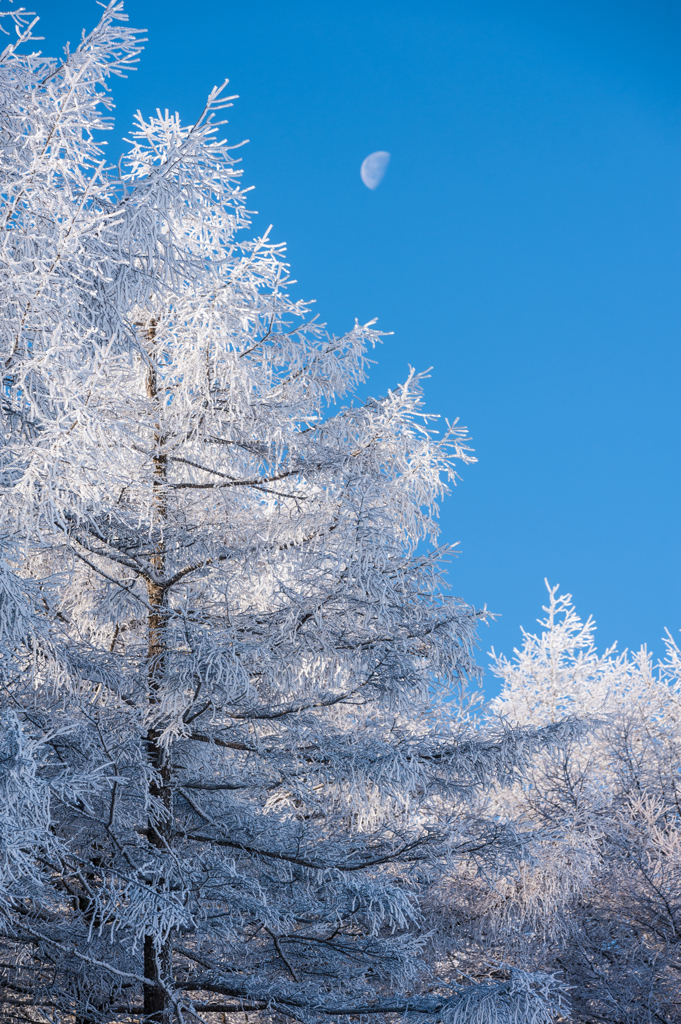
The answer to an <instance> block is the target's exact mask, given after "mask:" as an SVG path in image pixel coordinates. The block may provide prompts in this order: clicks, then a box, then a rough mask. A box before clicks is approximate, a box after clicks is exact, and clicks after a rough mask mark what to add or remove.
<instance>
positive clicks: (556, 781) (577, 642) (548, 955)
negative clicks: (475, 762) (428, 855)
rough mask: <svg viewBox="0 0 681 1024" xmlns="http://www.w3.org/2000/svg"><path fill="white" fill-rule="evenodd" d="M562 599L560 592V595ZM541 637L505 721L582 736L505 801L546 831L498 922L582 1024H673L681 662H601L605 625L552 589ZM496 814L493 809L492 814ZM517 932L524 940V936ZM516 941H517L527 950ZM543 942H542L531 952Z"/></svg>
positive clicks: (633, 658)
mask: <svg viewBox="0 0 681 1024" xmlns="http://www.w3.org/2000/svg"><path fill="white" fill-rule="evenodd" d="M547 586H548V585H547ZM544 611H545V613H546V615H545V618H544V619H542V620H540V624H541V626H542V627H543V629H542V631H541V632H540V633H539V634H531V633H524V635H523V644H522V647H521V648H520V649H519V650H517V651H516V652H515V657H514V658H513V659H512V660H510V659H508V658H506V657H504V656H499V657H498V658H496V661H495V670H496V672H497V674H498V675H499V676H500V677H501V679H502V680H503V684H502V690H501V693H500V695H499V697H498V698H496V699H495V700H494V701H492V704H491V708H490V711H491V713H492V715H495V716H499V717H500V718H503V720H505V721H506V722H507V723H508V724H509V725H510V726H512V727H514V728H518V727H528V726H541V725H545V724H546V723H547V722H550V721H558V720H561V719H565V718H566V717H567V716H568V715H573V716H577V717H578V718H579V719H581V720H582V721H584V722H589V723H590V728H589V729H588V730H587V731H585V732H584V733H583V734H582V735H581V736H578V737H575V738H574V739H573V740H571V741H568V742H566V743H564V744H563V745H562V746H561V747H560V748H555V749H554V750H553V751H548V750H543V751H541V752H539V753H538V754H537V755H536V756H535V757H534V758H533V762H532V764H531V765H530V766H529V767H528V769H527V770H526V772H525V773H524V779H523V784H522V785H518V786H515V787H513V788H511V789H506V790H504V791H499V792H498V794H497V796H496V800H495V805H496V807H497V810H498V812H499V813H500V814H501V815H503V816H506V817H507V818H508V819H509V820H518V819H519V818H521V817H524V818H525V819H526V820H528V821H532V822H533V823H534V829H531V830H530V831H531V832H533V839H532V841H531V843H530V844H529V846H528V853H529V854H530V855H531V856H529V857H528V858H527V860H526V862H525V866H524V868H522V869H521V868H520V867H519V868H518V878H517V881H516V884H515V886H512V885H509V881H510V879H509V881H507V882H506V884H505V886H504V885H502V887H500V888H499V889H497V892H496V893H495V894H494V895H495V896H496V897H497V900H498V897H499V895H500V892H503V891H504V889H505V893H504V896H505V902H506V910H505V916H506V918H507V923H506V925H505V926H504V922H503V921H501V920H497V922H496V923H497V929H498V932H499V935H500V940H501V945H502V946H503V947H504V948H505V950H506V956H507V957H508V959H509V960H511V962H512V961H513V958H514V956H515V955H516V954H517V953H518V952H520V955H521V959H522V962H523V963H524V964H525V965H526V966H530V965H531V963H532V960H531V958H530V956H529V955H528V945H530V946H531V947H533V951H534V954H533V955H534V966H535V968H537V969H542V970H546V971H553V972H556V973H558V974H559V975H561V976H562V977H563V979H564V981H565V982H566V984H567V987H568V991H569V994H570V1004H571V1005H570V1013H569V1019H570V1020H571V1021H574V1022H575V1024H593V1022H597V1024H652V1022H653V1021H657V1022H664V1024H672V1022H673V1021H676V1020H678V1019H679V1014H680V1013H681V978H680V976H679V970H680V967H681V964H680V962H679V956H678V949H679V942H680V941H681V826H680V819H679V808H680V806H681V804H680V799H679V798H680V796H681V792H680V790H679V763H680V762H681V652H680V651H679V648H678V646H677V645H676V643H674V642H673V640H672V638H671V637H670V636H669V635H668V637H667V641H666V646H667V655H666V657H665V659H664V660H663V662H662V663H660V664H659V665H654V664H653V660H652V658H651V656H650V654H649V653H648V652H647V651H646V650H645V649H643V650H641V651H638V652H634V653H630V652H623V653H622V654H618V653H617V652H616V650H615V648H614V647H611V648H609V649H608V650H607V651H606V652H605V653H604V654H599V653H598V651H597V649H596V646H595V624H594V622H593V621H592V620H591V619H589V620H588V621H587V622H582V620H581V619H580V618H579V616H578V615H577V613H576V611H575V608H574V606H573V604H572V598H571V595H570V594H562V595H560V594H559V593H558V588H557V587H551V588H549V601H548V604H547V606H546V607H545V609H544ZM489 810H490V811H491V810H492V808H491V807H490V808H489ZM512 923H515V929H514V928H513V927H512V926H511V925H512ZM514 932H515V938H514ZM528 939H529V943H528Z"/></svg>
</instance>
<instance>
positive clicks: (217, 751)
mask: <svg viewBox="0 0 681 1024" xmlns="http://www.w3.org/2000/svg"><path fill="white" fill-rule="evenodd" d="M3 18H4V19H5V22H7V21H9V23H10V25H12V24H13V26H14V28H15V29H16V31H17V33H18V38H17V39H16V40H15V41H14V42H12V43H10V45H8V46H7V48H6V49H5V51H4V52H3V54H2V57H1V59H0V104H1V110H0V125H1V127H2V134H1V135H0V160H1V164H0V177H1V181H2V188H1V189H0V200H1V215H2V228H3V233H2V240H1V242H0V245H1V247H2V249H1V253H0V260H1V263H0V288H1V289H2V305H3V317H2V320H1V321H0V344H1V348H2V360H3V373H4V378H3V393H2V431H3V434H2V504H1V519H0V529H1V535H0V539H1V540H2V546H3V561H2V568H1V574H0V588H1V589H0V602H1V603H0V632H1V636H0V640H1V643H2V648H1V654H2V658H1V659H0V673H1V682H2V689H1V695H2V696H1V706H2V716H3V717H2V756H1V758H0V790H1V799H0V913H1V917H0V929H1V936H2V937H1V939H0V947H1V949H0V961H1V962H2V966H1V968H0V970H1V971H2V986H3V988H2V991H3V994H4V1003H3V1012H4V1013H5V1014H6V1015H7V1016H10V1017H18V1018H21V1019H22V1020H26V1019H31V1020H36V1021H37V1020H43V1019H45V1018H49V1019H50V1020H55V1021H56V1020H61V1019H62V1018H63V1017H64V1016H67V1017H75V1018H76V1019H77V1020H78V1021H79V1022H85V1021H93V1022H100V1021H101V1022H103V1021H111V1020H116V1019H121V1020H124V1019H128V1018H130V1017H131V1016H134V1017H135V1018H136V1019H137V1018H139V1017H140V1016H142V1017H144V1018H146V1019H147V1020H150V1021H152V1020H153V1021H158V1022H160V1021H162V1020H165V1019H169V1018H170V1016H173V1017H176V1018H177V1019H183V1020H184V1019H187V1020H188V1019H192V1020H194V1019H197V1018H206V1017H207V1019H209V1020H210V1019H211V1015H212V1014H219V1015H228V1014H233V1013H238V1014H240V1013H243V1012H246V1013H249V1012H250V1013H256V1014H257V1013H260V1014H264V1015H272V1014H280V1015H285V1016H288V1017H292V1018H296V1019H299V1020H301V1021H309V1022H312V1021H316V1020H322V1019H328V1018H329V1017H338V1016H346V1015H352V1016H362V1015H367V1014H372V1015H376V1014H378V1015H383V1016H386V1015H391V1014H400V1015H403V1014H405V1013H406V1014H408V1015H411V1016H414V1017H416V1018H418V1020H422V1019H426V1018H428V1019H430V1018H432V1019H437V1020H440V1019H445V1020H452V1021H459V1020H464V1019H465V1020H480V1021H486V1020H506V1019H513V1020H518V1021H525V1020H527V1021H537V1022H541V1021H548V1020H549V1019H551V1018H552V1015H553V1010H552V1007H553V1005H554V1003H553V1002H552V999H553V996H552V994H551V985H550V982H549V981H548V980H546V979H542V977H540V976H534V975H531V974H523V973H522V972H519V971H511V972H510V973H509V972H508V971H507V972H506V973H504V972H503V971H501V972H500V973H498V974H497V976H496V978H490V979H489V980H488V981H486V982H485V983H484V984H475V983H474V980H473V979H471V978H468V979H467V978H465V977H463V978H461V977H459V978H458V980H455V982H454V981H453V982H452V983H450V981H448V977H445V976H444V974H438V972H437V969H436V967H434V966H433V964H432V963H428V961H429V955H428V949H429V946H428V936H427V934H426V930H425V929H424V927H423V924H422V914H423V911H422V909H421V906H420V902H419V894H420V893H421V892H422V891H423V890H424V886H426V885H427V884H428V882H429V880H432V879H433V878H434V877H435V876H436V875H437V873H438V872H441V871H442V870H445V869H446V870H447V871H449V872H451V871H454V870H456V865H457V864H458V863H460V862H462V861H463V860H466V861H467V863H469V865H470V864H473V863H474V864H475V865H477V867H478V869H480V870H482V869H486V870H488V871H492V870H495V865H498V864H499V863H500V862H502V861H503V860H504V858H508V857H511V856H512V853H513V850H514V849H515V848H516V846H517V844H518V837H517V835H516V833H515V831H514V829H513V828H511V827H510V826H508V827H506V826H501V825H500V824H499V822H498V821H495V820H494V818H493V817H485V815H484V814H482V813H481V811H480V802H479V795H480V793H481V792H482V791H483V790H484V787H485V785H487V784H488V783H489V782H490V781H491V780H493V779H499V778H502V777H511V776H513V774H514V772H515V771H516V769H517V767H518V764H519V760H518V758H519V755H518V744H517V743H515V742H514V741H513V739H512V738H511V739H509V738H508V737H507V738H506V739H505V740H504V739H503V738H502V739H501V740H500V739H499V738H495V737H492V738H489V739H487V740H485V741H483V740H482V739H481V738H480V737H479V736H476V734H475V733H474V731H471V730H470V728H469V726H468V724H467V718H466V713H465V708H464V709H463V710H462V706H461V700H460V699H458V698H457V700H456V701H454V702H452V700H451V698H452V696H453V695H454V696H456V694H458V693H459V691H460V688H461V686H462V685H463V681H464V680H465V678H466V677H467V676H469V675H470V674H474V673H475V666H474V663H473V661H472V657H471V645H472V643H473V638H474V628H475V624H476V620H477V615H476V613H475V612H474V610H473V609H471V608H470V607H468V606H467V605H465V604H464V603H462V602H461V601H459V600H455V599H453V598H451V597H450V596H448V595H447V592H446V590H445V587H444V585H443V579H442V572H443V569H442V560H443V556H444V555H445V554H446V552H444V551H443V550H441V549H439V548H438V547H437V546H436V545H434V543H433V542H434V541H435V539H436V537H437V526H436V513H437V502H438V500H439V498H440V496H441V495H442V494H443V493H444V492H445V490H446V485H447V482H448V481H449V482H451V481H452V479H453V478H454V475H455V465H456V463H457V461H458V462H466V461H468V460H469V459H470V454H469V449H468V448H467V446H466V435H465V432H464V431H463V430H462V429H461V428H459V427H458V426H456V425H455V426H450V427H448V428H447V429H446V430H445V431H444V432H443V433H442V434H437V433H435V432H434V430H433V424H432V423H429V420H428V418H427V417H425V416H424V414H423V411H422V399H421V389H420V385H421V382H420V379H419V377H418V376H417V375H415V374H412V375H411V376H410V377H409V378H408V380H407V381H406V382H405V383H404V384H402V385H401V386H399V387H397V388H396V389H395V390H394V391H391V392H390V393H389V394H388V395H387V396H385V397H383V398H379V399H370V400H366V401H358V400H356V399H354V400H353V397H352V396H353V394H354V393H355V392H356V390H357V388H358V386H360V385H361V384H363V382H364V380H365V375H366V369H367V357H366V353H367V350H368V348H370V347H371V346H373V345H374V344H375V342H376V341H377V339H378V335H377V333H376V331H375V330H374V328H373V327H372V325H371V324H369V325H365V326H361V325H355V327H354V328H353V329H352V330H351V331H350V332H349V333H348V334H346V335H345V336H343V337H334V336H330V335H328V334H327V333H326V332H325V331H324V330H323V329H322V327H321V326H320V325H319V324H318V322H317V320H316V319H314V318H311V317H310V316H309V314H308V307H307V306H306V305H305V304H304V303H301V302H295V301H293V300H292V299H291V298H290V297H289V296H288V294H287V269H286V266H285V264H284V263H283V262H282V250H281V247H279V246H277V245H275V244H273V243H272V242H270V241H269V239H268V238H267V237H264V238H259V239H256V240H255V241H240V240H239V237H240V236H239V235H238V232H239V231H240V229H243V228H245V227H247V225H248V216H247V212H246V208H245V197H244V193H243V191H242V190H241V187H240V184H239V171H238V169H237V167H236V166H235V162H234V160H233V158H232V156H231V154H230V150H229V147H228V146H227V145H226V143H225V142H224V141H222V138H221V129H222V124H223V122H222V121H220V119H219V112H220V111H221V110H222V109H223V108H224V107H225V106H227V105H228V103H229V99H228V98H226V97H225V94H224V91H223V90H220V89H216V90H214V91H213V92H212V93H211V95H210V97H209V99H208V103H207V106H206V109H205V110H204V111H203V113H202V115H201V116H200V117H199V119H198V120H197V121H196V123H195V124H193V125H189V126H184V125H182V124H181V123H180V121H179V119H178V118H177V117H176V116H171V115H169V114H167V113H166V114H161V113H158V114H157V116H155V117H152V118H150V119H148V120H146V119H144V118H143V117H142V116H141V115H138V117H137V120H136V123H135V126H134V130H133V132H132V135H131V141H130V148H129V150H128V152H127V153H126V154H125V155H124V157H123V158H122V159H121V161H120V162H119V163H118V165H117V167H116V168H115V169H112V168H111V167H109V166H108V165H107V164H106V162H105V161H104V159H103V150H102V148H101V142H100V139H101V135H100V133H101V130H102V129H105V128H107V127H110V123H109V120H108V111H110V109H111V107H112V103H111V98H110V93H109V91H108V90H109V84H110V81H111V79H112V77H113V76H116V75H121V74H125V73H126V71H127V70H128V69H129V68H130V67H131V66H132V65H133V64H134V63H135V61H136V60H137V58H138V54H139V51H140V47H141V44H140V36H139V33H137V32H135V31H134V30H131V29H129V28H128V27H127V26H126V21H125V17H124V15H123V13H122V7H121V4H120V3H118V2H115V0H114V2H112V3H110V4H109V5H108V6H107V7H106V8H105V11H104V14H103V15H102V19H101V21H100V23H99V25H98V27H97V28H96V29H95V30H94V31H93V32H92V33H91V34H89V35H85V36H84V37H83V39H82V41H81V43H80V45H79V46H78V47H77V48H76V49H75V50H74V51H73V52H72V53H69V52H67V53H66V55H65V57H64V59H63V60H61V61H58V60H52V59H48V58H46V57H43V56H41V55H39V54H35V53H32V52H31V47H32V43H31V39H32V35H31V28H32V24H31V22H30V18H29V16H28V15H26V14H24V13H22V12H21V11H19V12H14V13H12V12H5V13H4V15H3ZM342 402H345V404H338V403H342ZM526 739H527V737H526ZM528 744H529V745H530V746H531V743H530V741H529V740H527V743H526V744H525V746H527V745H528ZM438 955H439V956H442V957H445V959H446V956H447V955H448V954H447V951H446V950H444V952H442V948H440V953H439V954H438Z"/></svg>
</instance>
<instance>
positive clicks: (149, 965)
mask: <svg viewBox="0 0 681 1024" xmlns="http://www.w3.org/2000/svg"><path fill="white" fill-rule="evenodd" d="M155 337H156V322H155V321H154V322H152V325H151V327H150V328H149V330H148V332H147V340H148V342H149V355H150V359H151V367H150V369H149V372H148V375H147V394H148V396H149V398H150V399H152V400H153V401H154V402H156V404H157V408H159V413H160V403H159V395H158V390H157V378H156V358H155V357H156V353H155V344H154V343H155ZM159 419H160V415H159ZM154 441H155V445H156V455H155V456H154V478H153V488H154V494H153V514H154V515H153V517H154V522H153V524H152V529H153V530H154V533H155V534H157V538H156V552H155V554H154V555H153V557H152V559H151V563H152V569H153V574H154V576H155V577H156V579H155V580H152V579H148V580H147V595H148V598H149V606H150V611H149V615H148V636H149V670H148V672H149V675H148V679H149V693H148V699H149V705H150V707H153V705H155V704H157V703H159V701H160V699H161V696H160V692H161V689H162V687H163V683H164V680H165V676H166V669H167V646H166V638H165V628H166V619H167V594H166V590H165V588H164V586H163V584H162V583H161V582H159V581H161V580H163V578H164V576H165V570H166V557H165V543H166V538H165V528H166V519H167V500H166V471H167V459H166V456H165V454H164V453H163V443H164V438H163V435H162V430H161V426H160V423H157V426H156V432H155V437H154ZM159 741H160V737H159V733H158V731H157V730H156V729H155V728H153V727H152V728H150V729H149V730H148V731H147V735H146V745H147V756H148V758H149V763H150V765H151V767H152V768H153V770H154V775H155V778H154V781H153V782H152V783H151V785H150V787H149V795H150V796H151V797H152V799H153V801H154V803H155V805H156V807H157V810H156V811H154V810H152V812H151V814H150V816H149V820H148V822H147V838H148V840H149V843H150V844H151V845H152V846H155V847H156V848H157V849H158V850H165V851H167V850H169V848H170V844H171V841H172V791H171V788H170V774H171V756H170V752H169V751H168V750H167V749H165V748H164V747H163V746H162V745H161V744H160V742H159ZM159 805H160V806H159ZM161 884H163V879H161ZM171 972H172V955H171V944H170V939H169V938H166V939H165V941H163V942H160V941H159V938H158V936H154V935H146V936H145V938H144V977H145V978H147V979H148V980H149V981H150V982H154V983H155V984H148V985H145V986H144V1014H145V1017H146V1018H147V1020H149V1021H154V1022H157V1024H162V1022H164V1021H167V1020H168V1019H169V1010H170V1001H169V998H168V995H167V991H165V990H164V988H163V987H161V985H162V984H165V985H167V983H168V982H169V981H170V979H171Z"/></svg>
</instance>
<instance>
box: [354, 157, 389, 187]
mask: <svg viewBox="0 0 681 1024" xmlns="http://www.w3.org/2000/svg"><path fill="white" fill-rule="evenodd" d="M389 163H390V153H386V152H385V151H384V150H382V149H379V150H378V151H377V152H376V153H369V156H368V157H367V158H366V160H363V161H362V166H361V167H360V170H359V173H360V177H361V179H362V181H363V182H364V184H365V185H366V187H367V188H371V189H374V188H378V186H379V185H380V184H381V182H382V181H383V177H384V175H385V172H386V171H387V170H388V164H389Z"/></svg>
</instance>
